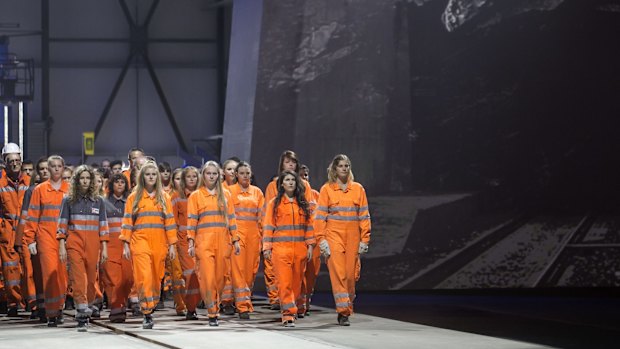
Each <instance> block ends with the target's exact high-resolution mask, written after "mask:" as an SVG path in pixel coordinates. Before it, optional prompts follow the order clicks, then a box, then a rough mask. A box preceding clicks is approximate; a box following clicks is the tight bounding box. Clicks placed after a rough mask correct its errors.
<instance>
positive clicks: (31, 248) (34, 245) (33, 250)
mask: <svg viewBox="0 0 620 349" xmlns="http://www.w3.org/2000/svg"><path fill="white" fill-rule="evenodd" d="M28 251H30V254H31V255H33V256H35V255H36V254H37V243H36V242H33V243H31V244H30V245H28Z"/></svg>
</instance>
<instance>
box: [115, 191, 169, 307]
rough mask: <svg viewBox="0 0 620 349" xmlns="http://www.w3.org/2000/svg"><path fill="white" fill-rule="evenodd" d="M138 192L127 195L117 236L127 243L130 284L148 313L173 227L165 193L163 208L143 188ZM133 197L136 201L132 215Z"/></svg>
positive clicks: (157, 290)
mask: <svg viewBox="0 0 620 349" xmlns="http://www.w3.org/2000/svg"><path fill="white" fill-rule="evenodd" d="M141 195H142V197H141V198H138V197H136V196H137V193H136V192H135V191H134V192H133V193H131V194H130V195H129V197H128V198H127V203H126V204H125V214H124V215H123V225H122V226H121V235H120V237H119V238H120V239H121V240H122V241H126V242H129V244H130V249H131V260H132V262H133V279H134V285H135V287H136V290H137V292H138V298H139V300H140V308H141V310H142V313H143V314H145V315H148V314H151V313H152V312H153V310H154V309H155V305H157V302H158V301H159V295H160V292H161V279H162V278H163V277H164V270H165V261H166V254H167V252H168V246H169V245H172V244H175V243H176V242H177V227H176V223H175V222H174V215H173V214H172V204H171V203H170V197H169V196H168V194H164V197H165V205H166V207H165V208H164V207H162V206H161V205H160V204H159V203H158V202H157V201H156V199H155V198H151V197H150V196H149V195H148V193H146V191H144V192H143V193H141ZM134 200H139V201H138V212H136V213H135V214H133V213H132V209H133V202H134Z"/></svg>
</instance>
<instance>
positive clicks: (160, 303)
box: [155, 301, 164, 310]
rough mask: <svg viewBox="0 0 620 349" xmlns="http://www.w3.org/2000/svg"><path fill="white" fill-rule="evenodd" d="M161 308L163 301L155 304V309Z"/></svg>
mask: <svg viewBox="0 0 620 349" xmlns="http://www.w3.org/2000/svg"><path fill="white" fill-rule="evenodd" d="M162 309H164V301H159V302H158V303H157V305H156V306H155V310H162Z"/></svg>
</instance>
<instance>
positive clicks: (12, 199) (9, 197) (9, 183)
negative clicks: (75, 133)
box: [0, 143, 30, 316]
mask: <svg viewBox="0 0 620 349" xmlns="http://www.w3.org/2000/svg"><path fill="white" fill-rule="evenodd" d="M2 159H3V160H4V162H5V164H6V168H5V169H4V170H3V171H2V177H1V178H0V219H1V220H2V221H1V226H0V262H1V263H2V274H3V275H4V284H5V293H6V298H7V303H8V304H7V305H8V312H7V314H8V316H17V307H18V305H19V304H20V303H21V301H22V296H21V290H20V286H21V270H20V269H21V268H20V265H19V254H18V253H17V251H16V250H15V228H16V227H17V225H18V223H19V214H20V212H21V205H22V202H23V199H24V193H26V190H28V184H29V183H30V177H29V176H28V175H27V174H22V172H21V166H22V156H21V150H20V149H19V146H18V145H17V144H15V143H7V144H6V145H5V146H4V148H2Z"/></svg>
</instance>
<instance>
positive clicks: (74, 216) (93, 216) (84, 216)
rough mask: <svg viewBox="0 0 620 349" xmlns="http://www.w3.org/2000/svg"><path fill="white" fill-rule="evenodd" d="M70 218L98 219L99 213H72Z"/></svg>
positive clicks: (80, 219) (75, 219) (77, 219)
mask: <svg viewBox="0 0 620 349" xmlns="http://www.w3.org/2000/svg"><path fill="white" fill-rule="evenodd" d="M71 220H73V221H93V220H94V221H98V220H99V215H94V214H72V215H71Z"/></svg>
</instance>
